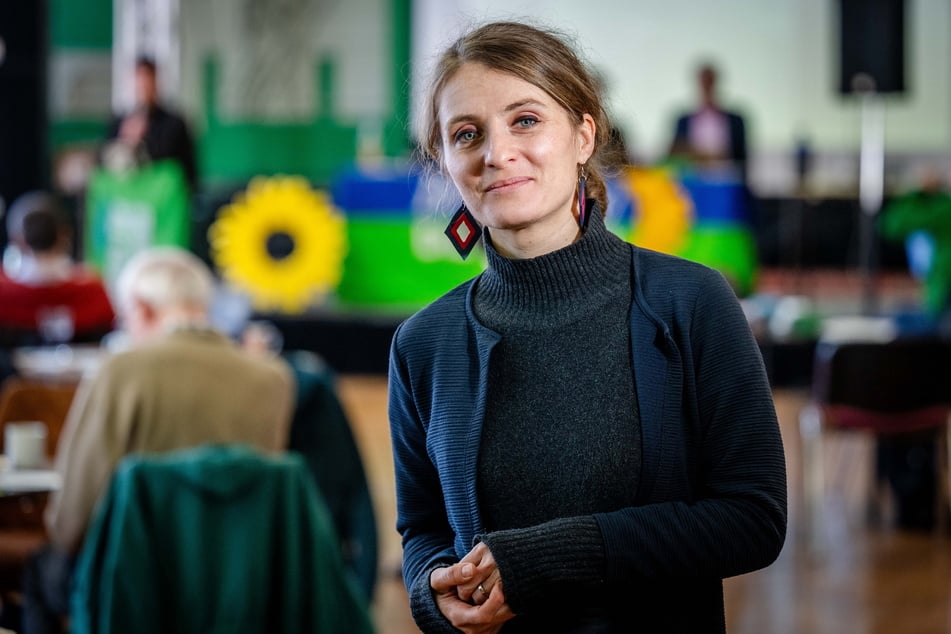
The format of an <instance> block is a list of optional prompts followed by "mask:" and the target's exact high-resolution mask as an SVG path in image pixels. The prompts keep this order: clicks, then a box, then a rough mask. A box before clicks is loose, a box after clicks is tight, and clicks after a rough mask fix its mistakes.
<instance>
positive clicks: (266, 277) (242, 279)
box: [208, 176, 347, 313]
mask: <svg viewBox="0 0 951 634" xmlns="http://www.w3.org/2000/svg"><path fill="white" fill-rule="evenodd" d="M208 238H209V244H210V246H211V256H212V259H213V260H214V262H215V264H216V265H217V266H218V269H219V270H220V271H221V272H222V274H223V276H224V277H225V279H227V280H228V281H230V282H232V283H233V284H235V285H236V286H238V287H239V288H241V289H243V290H245V291H246V292H248V293H249V294H250V295H251V300H252V302H253V303H254V305H255V307H256V308H259V309H262V310H270V309H278V310H283V311H285V312H289V313H294V312H302V311H303V310H304V309H305V308H306V307H307V306H308V304H310V303H311V302H312V301H314V300H315V299H318V298H321V297H323V296H325V295H326V294H327V293H329V292H330V291H332V290H333V289H335V288H336V287H337V285H338V284H339V283H340V278H341V275H342V272H343V271H342V265H343V259H344V256H345V255H346V250H347V236H346V226H345V220H344V218H343V216H342V215H340V214H339V213H337V211H336V210H335V209H334V207H333V205H332V204H331V202H330V198H329V197H328V195H327V194H326V193H325V192H322V191H317V190H314V189H312V188H311V187H310V184H309V183H308V182H307V181H306V180H305V179H304V178H301V177H296V176H276V177H272V178H265V177H257V178H254V179H252V180H251V182H250V183H249V184H248V188H247V190H246V191H244V192H242V193H239V194H237V195H236V196H235V197H234V199H233V200H232V202H231V203H230V204H228V205H225V206H224V207H222V209H221V211H220V213H219V215H218V219H217V220H215V222H214V223H213V224H212V225H211V227H210V228H209V230H208Z"/></svg>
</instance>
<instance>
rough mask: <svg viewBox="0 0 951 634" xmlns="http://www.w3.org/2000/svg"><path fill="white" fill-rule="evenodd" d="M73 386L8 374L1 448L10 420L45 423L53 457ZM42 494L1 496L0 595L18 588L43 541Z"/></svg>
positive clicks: (0, 400) (1, 397)
mask: <svg viewBox="0 0 951 634" xmlns="http://www.w3.org/2000/svg"><path fill="white" fill-rule="evenodd" d="M75 391H76V386H75V385H74V384H71V383H47V382H44V381H35V380H32V379H25V378H20V377H16V376H13V377H9V378H7V379H6V380H4V382H3V384H2V387H0V450H2V449H3V428H4V426H5V424H6V423H8V422H11V421H23V420H40V421H43V422H44V423H46V426H47V435H46V454H47V456H53V455H54V454H55V451H56V444H57V442H59V436H60V433H61V432H62V429H63V423H64V422H65V420H66V414H67V413H68V412H69V406H70V404H71V403H72V401H73V395H74V393H75ZM46 498H47V495H46V494H45V493H30V494H23V495H17V496H9V497H4V498H0V596H2V595H4V594H6V593H9V592H12V591H19V590H20V585H21V578H22V575H23V568H24V566H25V565H26V560H27V558H28V557H29V555H30V553H32V552H33V551H34V550H36V549H37V548H39V547H40V546H41V545H42V544H43V543H44V542H45V541H46V530H45V528H44V527H43V509H44V508H45V506H46Z"/></svg>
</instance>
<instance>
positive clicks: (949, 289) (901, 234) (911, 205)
mask: <svg viewBox="0 0 951 634" xmlns="http://www.w3.org/2000/svg"><path fill="white" fill-rule="evenodd" d="M878 229H879V231H880V232H881V234H882V235H883V236H884V237H885V238H888V239H890V240H905V241H907V240H908V239H909V238H916V239H921V240H923V244H925V248H926V250H927V251H928V252H929V253H928V256H929V258H928V259H929V261H928V262H927V263H926V265H925V266H923V267H921V268H923V269H924V270H923V271H920V272H921V273H922V274H923V276H924V309H925V312H926V313H927V314H928V316H929V317H931V318H933V319H935V320H942V318H943V317H945V316H947V315H948V308H949V306H951V194H949V193H948V191H947V189H946V188H945V186H944V183H942V180H941V177H940V175H939V173H938V172H937V170H934V169H931V168H928V169H926V170H924V172H923V173H922V174H921V175H920V176H919V177H918V183H917V185H916V186H915V187H914V188H912V189H911V190H909V191H907V192H906V193H904V194H902V195H900V196H897V197H896V198H894V199H893V200H892V201H891V202H889V203H888V204H887V205H886V206H885V207H884V209H882V213H881V215H880V216H879V219H878ZM916 268H917V267H916Z"/></svg>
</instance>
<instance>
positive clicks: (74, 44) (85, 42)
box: [4, 0, 112, 48]
mask: <svg viewBox="0 0 951 634" xmlns="http://www.w3.org/2000/svg"><path fill="white" fill-rule="evenodd" d="M4 1H6V2H11V1H12V2H32V0H4ZM49 3H50V4H49V16H50V17H49V19H50V43H51V44H52V46H53V47H54V48H111V47H112V0H49Z"/></svg>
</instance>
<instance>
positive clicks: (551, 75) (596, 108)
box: [421, 22, 615, 213]
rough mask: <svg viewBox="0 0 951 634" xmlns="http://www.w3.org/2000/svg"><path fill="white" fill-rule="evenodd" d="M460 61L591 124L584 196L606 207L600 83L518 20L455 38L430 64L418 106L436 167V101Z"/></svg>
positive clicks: (561, 39)
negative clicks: (524, 85)
mask: <svg viewBox="0 0 951 634" xmlns="http://www.w3.org/2000/svg"><path fill="white" fill-rule="evenodd" d="M466 63H478V64H482V65H483V66H485V67H486V68H490V69H492V70H495V71H499V72H503V73H508V74H510V75H514V76H515V77H518V78H519V79H522V80H524V81H527V82H528V83H530V84H533V85H534V86H537V87H538V88H541V89H542V90H544V91H545V92H546V93H548V95H550V96H551V97H552V99H554V100H555V101H556V102H557V103H558V104H559V105H561V107H563V108H564V109H565V110H566V111H567V112H568V115H569V117H570V118H571V120H572V121H573V122H574V123H575V124H577V125H580V124H581V122H582V117H583V115H585V114H589V115H591V117H592V118H593V119H594V123H595V138H594V151H593V153H592V154H591V157H590V158H589V159H588V162H587V163H585V173H586V176H587V196H588V197H589V198H594V199H596V200H597V201H598V203H599V204H600V205H601V210H602V213H604V212H605V210H606V209H607V204H608V196H607V188H606V187H605V184H604V177H605V171H606V168H607V167H608V166H609V165H611V164H612V162H613V161H614V160H615V159H614V157H611V156H608V148H609V144H608V135H609V132H610V125H609V123H608V116H607V113H606V111H605V108H604V103H603V100H602V99H603V98H602V95H601V91H600V82H598V80H597V78H596V76H595V75H594V74H593V73H592V72H591V71H590V70H588V68H587V66H586V65H585V63H584V62H583V61H582V60H581V58H580V57H579V55H578V54H577V53H576V52H575V51H574V50H573V49H572V47H571V46H569V44H568V41H567V38H566V37H565V36H563V35H561V34H559V33H557V32H555V31H551V30H546V29H543V28H539V27H535V26H530V25H528V24H522V23H519V22H491V23H489V24H485V25H483V26H480V27H478V28H476V29H474V30H472V31H469V32H468V33H466V34H464V35H463V36H461V37H460V38H459V39H457V40H456V41H455V42H454V43H453V44H452V45H451V46H449V48H448V49H446V51H445V52H443V54H442V55H441V56H440V58H439V59H438V61H437V62H436V66H435V68H434V70H433V76H432V82H431V84H430V89H429V95H428V99H427V100H426V102H425V104H424V106H423V112H422V116H423V125H422V127H421V130H422V133H423V135H424V139H423V145H424V149H425V151H426V153H427V154H428V155H429V156H430V157H431V158H432V159H434V160H435V161H436V162H437V163H438V164H439V165H440V167H442V165H443V162H442V157H441V149H442V134H441V131H440V128H439V106H438V104H439V98H440V94H441V92H442V90H443V88H445V86H446V84H447V83H448V82H449V81H450V80H451V79H452V78H453V77H454V76H455V74H456V73H457V72H458V71H459V69H460V68H461V67H462V66H463V64H466Z"/></svg>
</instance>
